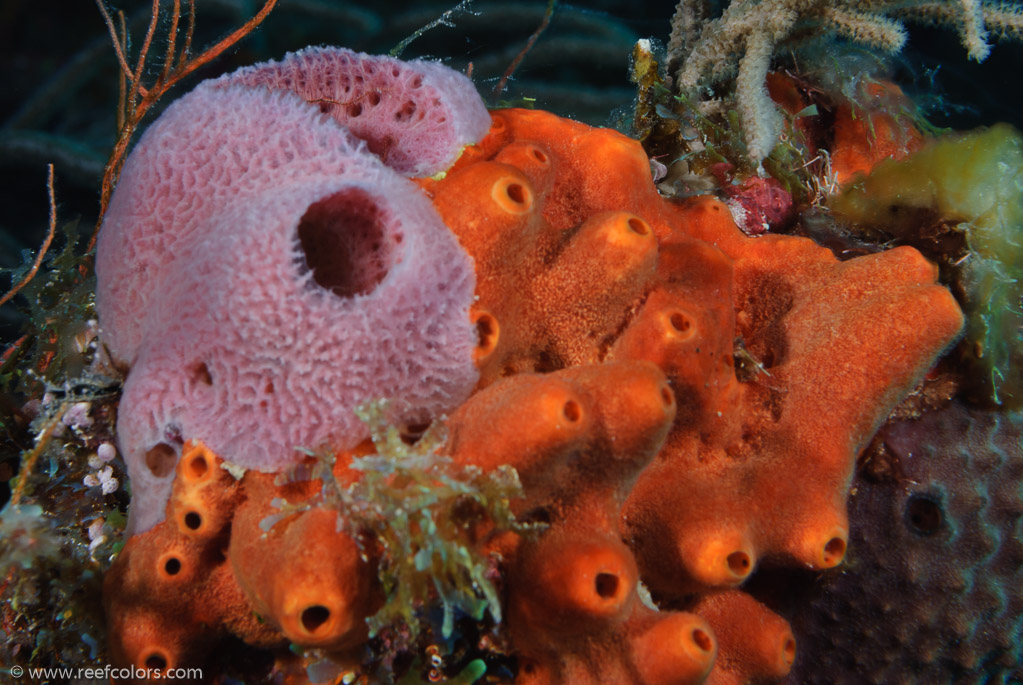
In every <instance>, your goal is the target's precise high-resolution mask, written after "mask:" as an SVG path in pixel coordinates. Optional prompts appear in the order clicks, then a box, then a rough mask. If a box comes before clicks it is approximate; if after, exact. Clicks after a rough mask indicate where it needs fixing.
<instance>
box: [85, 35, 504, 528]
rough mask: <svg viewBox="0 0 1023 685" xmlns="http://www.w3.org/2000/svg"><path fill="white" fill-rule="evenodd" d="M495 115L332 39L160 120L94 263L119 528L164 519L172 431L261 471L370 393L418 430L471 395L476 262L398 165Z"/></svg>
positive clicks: (329, 433) (347, 419) (222, 84)
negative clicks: (128, 500) (113, 421)
mask: <svg viewBox="0 0 1023 685" xmlns="http://www.w3.org/2000/svg"><path fill="white" fill-rule="evenodd" d="M354 103H360V107H361V109H360V108H357V107H355V104H354ZM489 125H490V117H489V115H488V114H487V111H486V109H485V108H484V106H483V103H482V101H481V100H480V99H479V96H478V95H477V94H476V90H475V88H474V87H473V85H472V83H471V82H470V81H469V80H468V79H467V78H466V77H464V76H462V75H461V74H458V73H456V72H454V71H452V70H450V69H447V68H446V67H443V66H441V65H438V64H433V63H428V62H409V63H406V62H400V61H398V60H395V59H391V58H386V57H370V56H367V55H362V54H356V53H353V52H350V51H348V50H342V49H336V48H311V49H308V50H304V51H302V52H299V53H295V54H292V55H289V56H288V57H286V58H285V59H284V60H283V61H282V62H280V63H273V62H271V63H267V64H263V65H256V66H254V67H249V68H246V69H242V70H240V71H238V72H235V73H234V74H229V75H227V76H224V77H222V78H220V79H216V80H213V81H206V82H204V83H202V84H200V85H199V86H198V87H197V88H196V89H195V90H193V91H192V92H191V93H189V94H188V95H186V96H184V97H183V98H181V99H180V100H178V101H177V102H175V103H174V104H173V105H171V106H170V107H169V108H168V109H167V110H166V112H165V113H164V114H163V115H162V116H161V117H160V118H159V119H158V120H157V121H156V122H155V123H153V125H152V126H151V127H150V128H149V130H148V131H147V132H146V134H145V135H144V136H143V137H142V138H141V139H140V141H139V142H138V144H137V146H136V147H135V149H134V151H133V152H132V154H131V156H130V157H129V159H128V161H127V162H126V164H125V166H124V170H123V172H122V174H121V180H120V183H119V184H118V186H117V190H116V191H115V193H114V196H113V198H112V200H111V202H110V206H109V209H108V211H107V214H106V217H105V219H104V222H103V227H102V230H101V232H100V238H99V243H98V245H97V257H96V268H97V274H98V283H97V308H98V310H99V316H100V325H101V328H102V336H103V340H104V342H105V344H106V345H107V348H108V349H109V351H110V353H111V355H112V356H113V358H114V360H115V361H116V362H117V363H119V364H121V365H123V366H125V367H127V368H128V369H129V372H128V376H127V380H126V382H125V386H124V395H123V397H122V400H121V404H120V410H119V418H118V439H119V441H120V447H121V450H122V453H123V454H124V455H125V457H126V459H127V462H128V472H129V476H130V478H131V482H132V492H133V494H132V507H131V513H130V517H129V533H130V534H137V533H140V532H143V531H145V530H148V529H149V528H151V527H152V526H153V525H155V524H156V523H158V522H159V521H161V520H162V519H163V512H164V506H165V503H166V500H167V496H168V494H169V492H170V485H171V480H172V478H173V468H174V464H175V462H176V459H177V456H178V454H179V453H180V446H181V443H182V441H183V440H187V439H199V440H202V441H204V442H205V443H206V444H207V445H208V446H209V447H210V448H211V449H213V450H214V451H215V452H217V453H218V454H219V455H221V456H222V457H223V458H224V459H226V460H227V461H230V462H234V463H236V464H238V465H240V466H243V467H246V468H253V469H258V470H261V471H275V470H279V469H281V468H283V467H285V466H287V465H288V464H291V463H294V462H295V461H296V460H297V459H300V458H302V453H301V452H299V451H298V450H299V449H300V448H316V447H319V446H323V445H329V446H331V447H334V448H347V447H353V446H354V445H356V444H358V443H359V442H360V441H361V440H363V439H364V438H365V437H367V435H368V431H367V429H366V428H365V427H364V426H363V425H362V424H361V423H360V422H359V420H358V419H357V418H356V417H355V415H354V413H353V409H354V408H355V407H356V406H358V405H359V404H361V403H363V402H367V401H372V400H376V399H380V398H388V399H390V400H392V403H391V416H390V417H389V418H390V419H391V420H392V421H394V422H395V423H403V422H415V423H419V422H424V421H428V420H429V419H430V418H431V417H434V416H437V415H438V414H440V413H442V412H444V411H446V410H448V409H451V408H453V407H454V406H456V405H458V404H459V403H460V402H461V401H462V400H464V399H465V397H466V396H467V395H468V393H469V392H470V390H471V389H472V387H473V385H474V384H475V382H476V378H477V374H476V370H475V367H474V366H473V362H472V352H473V348H474V346H475V343H476V339H475V332H474V330H473V328H472V326H471V324H470V321H469V315H468V312H469V306H470V305H471V303H472V298H473V290H474V285H475V284H474V272H473V265H472V261H471V259H470V258H469V256H468V255H467V254H466V253H465V251H464V250H463V249H462V248H461V246H460V245H459V244H458V241H457V239H456V238H455V236H454V235H453V234H452V233H451V232H450V231H449V230H448V229H447V227H446V226H445V225H444V224H443V222H442V221H441V219H440V217H439V216H438V214H437V212H436V211H435V210H434V208H433V205H432V204H431V203H430V201H429V200H428V199H427V198H426V196H425V195H424V194H423V193H422V191H421V190H420V189H419V188H418V187H417V186H416V185H414V184H413V183H412V182H410V181H408V180H407V179H406V178H405V177H404V176H403V175H402V174H405V175H409V176H416V175H428V174H436V173H438V172H441V171H443V170H444V169H446V168H447V167H448V166H450V165H451V164H452V163H453V162H454V161H455V159H457V157H458V154H459V151H460V150H461V148H462V147H463V146H465V145H467V144H470V143H472V142H474V141H476V140H479V139H480V138H482V136H483V135H484V134H485V133H486V131H487V130H488V128H489ZM374 153H377V154H374ZM378 155H379V156H378ZM399 172H401V173H399Z"/></svg>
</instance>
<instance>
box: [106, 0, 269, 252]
mask: <svg viewBox="0 0 1023 685" xmlns="http://www.w3.org/2000/svg"><path fill="white" fill-rule="evenodd" d="M277 2H278V0H266V2H265V3H264V5H263V8H262V9H260V10H259V12H257V13H256V15H255V16H253V17H252V18H251V19H249V20H248V21H247V22H245V23H244V24H243V25H242V26H241V27H239V28H238V29H236V30H235V31H233V32H232V33H231V34H230V35H228V36H227V37H226V38H224V39H222V40H221V41H220V42H218V43H217V44H216V45H214V46H212V47H210V48H207V49H206V50H205V51H203V52H202V53H201V54H199V55H197V56H196V57H194V58H193V59H190V60H188V61H186V62H184V63H183V64H181V65H179V67H178V68H177V69H175V70H174V71H172V72H171V73H170V74H169V76H168V77H167V79H166V80H165V81H159V80H158V81H157V83H155V84H153V85H152V86H151V87H150V89H149V90H148V92H146V91H141V90H140V88H141V86H140V84H139V81H140V80H141V78H142V70H143V67H144V66H145V59H146V55H147V53H148V52H149V46H150V43H151V42H152V38H153V32H154V31H155V30H156V28H155V27H156V24H157V18H158V13H159V11H160V0H153V18H152V20H151V22H150V24H149V31H148V32H147V33H146V40H145V42H144V44H143V46H142V49H141V50H140V52H139V60H138V63H137V64H136V66H135V75H134V79H135V80H134V81H133V83H132V90H131V93H130V94H129V96H128V107H129V112H128V116H127V118H126V120H125V122H124V125H123V126H122V127H121V130H120V133H119V134H118V136H117V142H116V143H114V147H113V149H112V150H111V151H110V157H109V159H108V160H107V165H106V167H105V169H104V170H103V182H102V186H101V188H100V207H99V219H98V220H97V221H96V229H95V230H94V231H93V233H92V238H91V239H90V240H89V246H88V251H90V252H91V251H92V249H93V248H94V247H95V246H96V238H97V236H98V235H99V229H100V226H102V225H103V215H104V214H105V213H106V210H107V206H108V205H109V204H110V196H111V195H112V194H113V192H114V186H115V185H116V184H117V179H118V176H119V175H120V173H121V168H122V167H123V166H124V159H125V155H126V154H127V151H128V145H129V143H130V142H131V137H132V135H133V134H134V133H135V129H136V127H137V126H138V124H139V122H140V121H142V119H143V117H145V115H146V112H148V111H149V108H150V107H152V106H153V105H155V104H156V102H157V101H158V100H159V99H160V98H161V97H163V95H164V94H165V93H166V92H167V91H168V90H170V89H171V88H172V87H174V86H175V85H176V84H177V83H178V82H179V81H181V80H182V79H184V78H185V77H187V76H188V75H189V74H191V73H192V72H194V71H195V70H196V69H199V68H200V67H203V66H205V65H206V64H209V63H210V62H212V61H213V60H215V59H216V58H217V57H219V56H220V55H221V54H223V53H224V52H225V51H226V50H228V49H229V48H231V47H232V46H233V45H234V44H235V43H237V42H238V41H239V40H241V39H242V38H244V37H245V36H247V35H248V34H250V33H252V31H254V30H255V29H256V27H257V26H259V25H260V24H261V23H263V20H264V19H266V17H267V15H268V14H270V12H271V11H273V9H274V7H276V6H277ZM189 6H190V8H191V9H192V11H193V13H194V10H195V3H194V1H193V0H189ZM191 21H192V20H191V19H190V26H189V35H188V36H187V37H186V39H185V40H186V46H185V49H186V50H187V49H188V46H189V44H190V42H191V30H192V26H191ZM175 26H176V24H175ZM140 92H142V99H141V100H139V101H138V102H136V98H137V95H138V93H140Z"/></svg>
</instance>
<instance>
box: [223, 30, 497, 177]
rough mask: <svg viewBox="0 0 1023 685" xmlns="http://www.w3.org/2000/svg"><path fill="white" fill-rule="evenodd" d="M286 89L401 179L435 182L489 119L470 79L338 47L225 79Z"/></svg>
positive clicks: (445, 70)
mask: <svg viewBox="0 0 1023 685" xmlns="http://www.w3.org/2000/svg"><path fill="white" fill-rule="evenodd" d="M236 83H242V84H245V85H247V86H258V87H262V88H268V89H271V90H281V89H283V90H290V91H293V92H295V93H298V95H299V96H300V97H302V98H303V99H305V100H306V101H307V102H310V103H313V104H316V105H317V106H319V108H320V111H322V112H327V113H329V114H330V115H331V116H332V117H334V119H335V120H337V121H338V123H340V124H341V125H343V126H345V127H346V128H347V129H348V130H350V131H351V132H352V133H354V134H355V135H356V136H357V137H359V138H361V139H363V140H365V141H366V143H367V144H368V145H369V149H370V151H371V152H373V154H375V155H377V156H378V157H380V159H382V160H384V163H385V164H386V165H387V166H389V167H391V168H392V169H395V170H397V171H400V172H401V173H403V174H405V175H406V176H432V175H433V174H435V173H437V172H439V171H444V170H445V169H447V168H448V167H449V166H451V164H452V163H454V161H455V160H456V159H457V158H458V153H459V152H460V150H461V148H462V147H463V146H465V145H467V144H469V143H474V142H476V141H478V140H479V139H480V138H482V137H483V136H484V135H485V134H486V132H487V130H488V129H489V128H490V116H489V115H488V114H487V112H486V109H485V108H484V107H483V103H482V101H481V100H480V98H479V95H478V94H477V93H476V89H475V88H473V87H472V85H471V84H470V83H469V80H468V79H467V78H466V77H465V76H463V75H462V74H459V73H458V72H457V71H453V70H451V69H448V68H447V67H444V66H442V65H440V64H436V63H434V62H424V61H421V60H416V61H414V62H402V61H400V60H397V59H394V58H393V57H370V56H368V55H364V54H360V53H356V52H352V51H351V50H344V49H341V48H306V49H305V50H302V51H300V52H296V53H293V54H291V55H288V56H287V57H286V58H285V59H284V60H282V61H280V62H266V63H264V64H257V65H255V66H251V67H248V68H245V69H239V70H238V71H236V72H234V73H233V74H229V75H227V76H224V77H222V78H220V79H218V80H217V81H214V82H213V84H212V85H214V86H216V85H220V86H228V85H231V84H236Z"/></svg>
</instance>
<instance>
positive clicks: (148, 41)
mask: <svg viewBox="0 0 1023 685" xmlns="http://www.w3.org/2000/svg"><path fill="white" fill-rule="evenodd" d="M151 12H152V14H151V16H150V17H149V28H148V29H146V38H145V40H143V41H142V48H141V49H140V50H139V57H138V61H137V62H135V75H134V76H133V77H132V79H131V90H130V91H129V92H128V107H129V108H131V110H132V111H133V112H134V110H135V98H136V97H138V95H139V94H141V95H142V97H143V98H145V97H148V95H149V93H145V92H143V91H144V89H143V88H142V71H143V70H144V69H145V68H146V57H148V56H149V46H151V45H152V44H153V35H154V34H155V33H156V25H157V23H158V22H159V20H160V0H153V9H152V10H151ZM141 118H142V116H141V115H139V116H138V117H135V119H136V121H138V120H139V119H141Z"/></svg>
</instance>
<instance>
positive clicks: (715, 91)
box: [668, 0, 1023, 168]
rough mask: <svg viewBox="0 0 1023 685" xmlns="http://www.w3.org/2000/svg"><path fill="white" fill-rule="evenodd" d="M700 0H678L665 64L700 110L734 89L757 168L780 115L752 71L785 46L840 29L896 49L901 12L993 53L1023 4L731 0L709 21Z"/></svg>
mask: <svg viewBox="0 0 1023 685" xmlns="http://www.w3.org/2000/svg"><path fill="white" fill-rule="evenodd" d="M705 2H706V0H681V1H680V2H679V3H678V6H677V8H676V11H675V16H674V18H673V19H672V27H671V38H670V40H669V43H668V65H669V69H671V70H672V72H673V73H672V74H671V75H672V76H673V84H674V88H675V89H676V90H677V91H679V92H680V93H684V94H686V95H687V96H689V98H690V99H691V100H692V101H694V102H696V103H697V105H698V106H699V107H700V108H701V111H705V110H706V105H707V104H708V103H709V102H712V101H713V100H716V99H719V98H722V97H727V94H728V91H729V90H731V91H732V92H733V93H734V98H735V101H736V105H735V107H736V109H737V110H738V111H739V114H740V117H741V120H742V125H743V133H744V138H745V140H746V144H747V147H748V149H749V157H750V159H751V161H753V162H754V163H756V164H757V165H758V168H759V165H760V163H761V162H762V161H763V159H764V157H766V156H767V155H769V154H770V153H771V149H772V148H773V146H774V143H775V142H777V132H780V130H781V128H780V124H779V123H778V122H779V120H780V117H781V115H780V113H779V112H778V110H777V108H776V107H775V105H774V103H773V102H772V101H771V99H770V97H769V96H768V94H767V90H766V88H765V87H764V84H763V83H760V82H757V80H756V78H754V75H755V74H760V75H763V76H765V77H766V75H767V72H768V70H769V69H770V66H771V60H772V58H773V57H774V55H776V54H777V53H778V52H779V51H780V50H781V49H782V48H784V49H791V48H792V47H795V46H797V45H798V44H799V43H800V42H807V41H810V40H814V39H819V38H821V37H824V36H828V35H830V34H836V33H837V34H839V35H841V36H843V37H845V38H849V39H851V40H854V41H856V42H859V43H864V44H866V45H869V46H871V47H874V48H877V49H880V50H883V51H885V52H888V53H895V52H898V51H899V50H900V49H901V48H902V46H903V45H904V44H905V42H906V29H905V27H904V26H903V24H902V21H903V20H910V21H917V22H926V23H931V24H940V25H945V26H949V27H952V28H954V29H955V30H956V31H957V32H958V33H959V36H960V40H961V41H962V44H963V46H964V47H965V48H966V50H967V52H968V54H969V56H970V58H971V59H974V60H977V61H978V62H979V61H983V60H984V59H985V58H986V57H987V56H988V54H989V53H990V51H991V46H990V44H989V43H988V40H989V38H991V37H993V38H995V39H998V40H1002V39H1010V40H1023V6H1021V5H1018V4H1015V3H1009V2H990V3H985V2H983V0H938V1H933V0H932V1H929V2H920V1H919V0H731V2H730V4H729V5H728V6H727V7H726V8H725V9H724V11H723V12H722V14H721V16H720V17H718V18H716V19H711V20H709V21H708V20H706V16H705V14H704V13H705ZM771 131H775V132H776V133H775V134H774V135H773V136H772V135H771V133H770V132H771Z"/></svg>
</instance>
